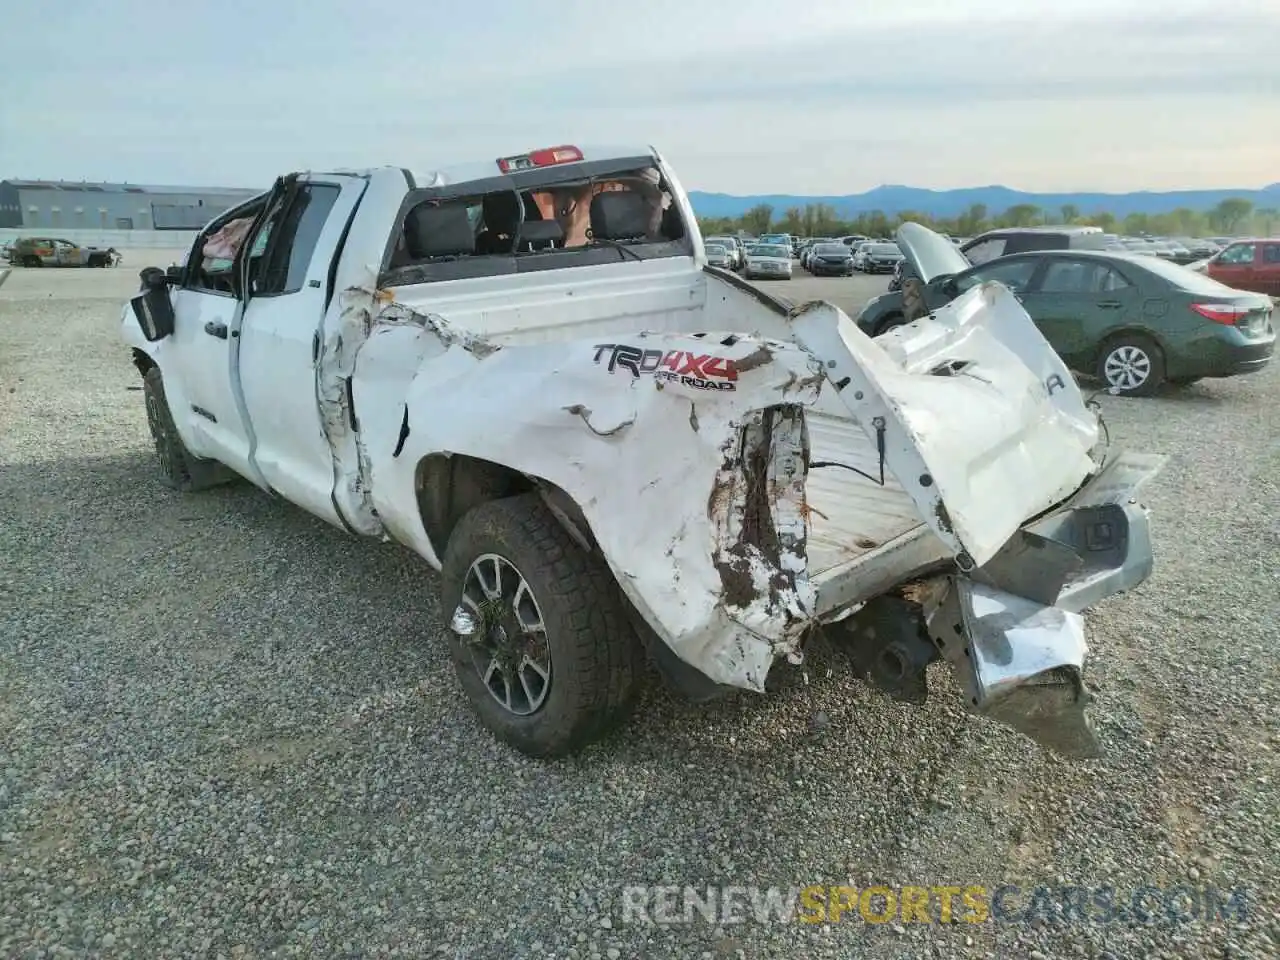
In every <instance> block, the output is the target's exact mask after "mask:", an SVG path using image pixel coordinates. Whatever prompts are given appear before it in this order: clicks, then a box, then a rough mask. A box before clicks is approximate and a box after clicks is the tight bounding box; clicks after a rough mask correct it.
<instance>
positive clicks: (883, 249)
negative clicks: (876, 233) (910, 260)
mask: <svg viewBox="0 0 1280 960" xmlns="http://www.w3.org/2000/svg"><path fill="white" fill-rule="evenodd" d="M866 250H867V252H868V253H873V254H875V255H876V256H879V257H889V256H894V255H895V254H896V255H898V256H901V255H902V251H901V250H899V249H898V245H897V244H896V243H873V244H871V246H869V247H867V248H866Z"/></svg>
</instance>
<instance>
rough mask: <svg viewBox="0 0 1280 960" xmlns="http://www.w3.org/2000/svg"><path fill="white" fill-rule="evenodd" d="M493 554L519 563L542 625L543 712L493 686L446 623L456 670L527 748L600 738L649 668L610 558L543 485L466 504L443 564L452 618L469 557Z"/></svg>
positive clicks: (534, 750) (564, 746)
mask: <svg viewBox="0 0 1280 960" xmlns="http://www.w3.org/2000/svg"><path fill="white" fill-rule="evenodd" d="M486 554H496V555H498V556H500V557H502V558H503V559H505V560H506V561H508V562H509V563H510V564H512V565H513V566H515V567H516V568H517V569H518V570H519V572H520V575H521V576H523V578H524V580H525V583H526V584H528V586H529V589H530V590H531V591H532V593H533V595H534V599H535V600H536V602H537V604H538V608H539V610H540V612H541V615H542V620H543V623H544V624H545V626H546V639H547V645H548V648H549V650H550V657H551V685H550V686H551V689H550V692H549V693H548V694H547V699H546V701H545V702H544V703H543V704H542V706H541V707H540V708H539V709H538V710H537V712H535V713H532V714H529V715H526V716H518V715H516V714H514V713H512V712H510V711H508V710H507V709H506V708H504V707H503V706H502V705H501V704H500V703H498V701H497V700H496V699H495V698H494V697H493V696H492V695H491V694H490V693H489V690H488V688H487V687H486V686H485V684H484V682H483V680H482V679H481V677H480V674H479V672H478V671H477V669H476V666H475V664H474V662H473V659H472V657H471V654H470V651H469V650H468V648H467V646H466V640H465V639H464V638H461V637H459V636H458V635H457V634H455V633H454V632H453V631H452V630H447V631H446V633H447V636H448V643H449V649H450V654H451V656H452V658H453V662H454V666H455V668H456V669H457V673H458V679H459V681H460V682H461V684H462V688H463V690H464V691H465V692H466V694H467V697H468V699H469V700H470V701H471V706H472V709H474V710H475V712H476V714H477V716H478V717H479V719H480V722H481V723H482V724H483V725H484V726H485V727H487V728H488V729H489V730H490V731H491V732H492V733H493V734H494V735H495V736H496V737H497V738H498V739H500V740H502V741H503V742H505V743H508V744H510V745H511V746H513V747H515V748H516V749H517V750H519V751H520V752H521V753H524V754H526V755H528V756H531V757H540V758H550V757H562V756H566V755H568V754H571V753H574V752H576V751H578V750H580V749H581V748H582V747H584V746H586V745H587V744H588V743H591V742H592V741H594V740H597V739H599V738H600V737H602V736H603V735H604V734H605V733H607V732H608V731H609V730H610V729H611V728H612V727H614V726H615V725H616V724H617V723H618V722H619V721H621V720H622V719H623V718H624V717H625V715H626V714H627V713H628V712H629V710H630V708H631V707H632V706H633V704H634V701H635V695H636V693H637V692H638V691H639V687H640V680H641V678H642V676H643V675H644V666H645V660H644V649H643V647H642V645H641V643H640V640H639V638H638V637H637V636H636V635H635V632H634V630H633V629H632V627H631V624H630V622H629V620H628V617H627V612H626V607H625V603H626V601H625V599H624V598H623V597H622V595H621V592H620V591H619V588H618V586H617V584H616V583H614V580H613V576H612V574H611V573H610V572H609V568H608V566H607V565H606V564H605V563H604V561H603V560H602V559H601V558H600V557H599V556H596V555H593V554H590V553H588V552H587V551H585V550H584V549H583V548H582V547H581V546H579V545H578V543H577V542H576V541H575V540H574V539H573V538H572V537H570V536H569V534H568V533H567V532H566V531H565V529H564V527H563V526H561V524H560V522H559V521H558V520H557V519H556V518H555V516H554V514H552V513H551V511H550V510H549V509H548V508H547V506H546V504H545V503H543V501H542V498H541V496H540V495H539V494H537V493H528V494H521V495H519V496H515V497H507V498H504V499H501V500H492V501H490V502H488V503H484V504H481V505H480V506H478V507H475V508H473V509H472V510H470V511H468V512H467V513H466V514H465V515H464V516H463V517H462V519H461V520H459V521H458V525H457V526H456V527H455V528H454V530H453V533H452V535H451V536H450V537H449V545H448V546H447V547H446V548H445V555H444V562H443V565H442V569H441V595H442V602H443V603H442V609H443V611H444V616H445V618H446V619H448V618H450V617H451V616H452V614H453V611H454V610H455V608H456V607H457V606H458V604H459V603H460V601H461V599H462V590H463V585H464V582H465V580H466V577H467V573H468V571H469V570H470V568H471V565H472V563H473V562H474V561H475V560H476V559H477V558H479V557H482V556H484V555H486Z"/></svg>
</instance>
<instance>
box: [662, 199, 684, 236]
mask: <svg viewBox="0 0 1280 960" xmlns="http://www.w3.org/2000/svg"><path fill="white" fill-rule="evenodd" d="M661 229H662V235H663V236H664V237H666V238H667V239H668V240H680V239H683V237H684V221H682V220H681V219H680V211H679V210H678V209H677V208H676V205H675V204H674V203H673V204H672V205H671V206H669V207H667V209H665V210H663V211H662V228H661Z"/></svg>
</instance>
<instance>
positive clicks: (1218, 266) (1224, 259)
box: [1209, 239, 1280, 297]
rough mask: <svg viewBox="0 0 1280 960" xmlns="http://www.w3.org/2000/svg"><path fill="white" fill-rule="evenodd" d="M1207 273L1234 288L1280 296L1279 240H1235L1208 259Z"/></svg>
mask: <svg viewBox="0 0 1280 960" xmlns="http://www.w3.org/2000/svg"><path fill="white" fill-rule="evenodd" d="M1209 276H1210V277H1211V278H1212V279H1214V280H1217V281H1218V282H1219V283H1225V284H1226V285H1227V286H1228V287H1234V288H1235V289H1236V290H1252V291H1253V292H1254V293H1265V294H1268V295H1270V296H1273V297H1280V240H1277V239H1271V240H1236V241H1234V242H1233V243H1231V244H1230V245H1229V246H1228V247H1227V248H1226V249H1224V250H1223V251H1222V252H1221V253H1219V254H1218V255H1217V256H1215V257H1214V258H1213V259H1211V260H1210V261H1209Z"/></svg>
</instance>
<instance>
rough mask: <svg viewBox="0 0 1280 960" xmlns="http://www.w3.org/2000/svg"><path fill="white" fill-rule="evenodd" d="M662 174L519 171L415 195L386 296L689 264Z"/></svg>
mask: <svg viewBox="0 0 1280 960" xmlns="http://www.w3.org/2000/svg"><path fill="white" fill-rule="evenodd" d="M692 253H693V243H692V240H691V239H690V237H689V234H688V231H686V229H685V225H684V221H683V219H682V217H681V216H680V212H679V210H678V208H677V207H676V206H675V203H674V198H673V197H672V196H671V193H670V190H669V189H668V187H667V185H666V182H665V180H664V179H663V177H662V174H661V171H660V170H658V169H657V168H656V167H654V166H652V165H651V164H649V163H646V162H645V161H644V160H643V159H639V158H637V159H632V160H626V159H620V160H611V161H594V162H590V163H577V164H567V165H558V166H551V167H545V168H533V169H530V170H521V171H518V172H516V173H512V174H507V175H503V176H495V177H492V178H489V179H486V180H481V181H474V182H470V183H459V184H450V185H446V186H440V187H427V188H423V189H419V190H414V191H413V192H412V193H410V195H409V197H408V198H407V199H406V201H405V204H404V206H403V207H402V209H401V214H400V229H399V231H398V233H397V236H396V237H395V239H394V241H393V243H392V245H391V248H390V249H389V250H388V253H387V255H386V259H385V267H384V270H383V274H382V277H380V282H381V284H382V285H383V286H399V285H405V284H418V283H432V282H438V281H445V280H462V279H470V278H477V277H489V276H502V275H506V274H513V273H526V272H534V271H541V270H558V269H565V268H570V267H583V266H595V265H602V264H610V263H619V262H624V261H629V260H654V259H662V258H672V257H688V256H691V255H692Z"/></svg>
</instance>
